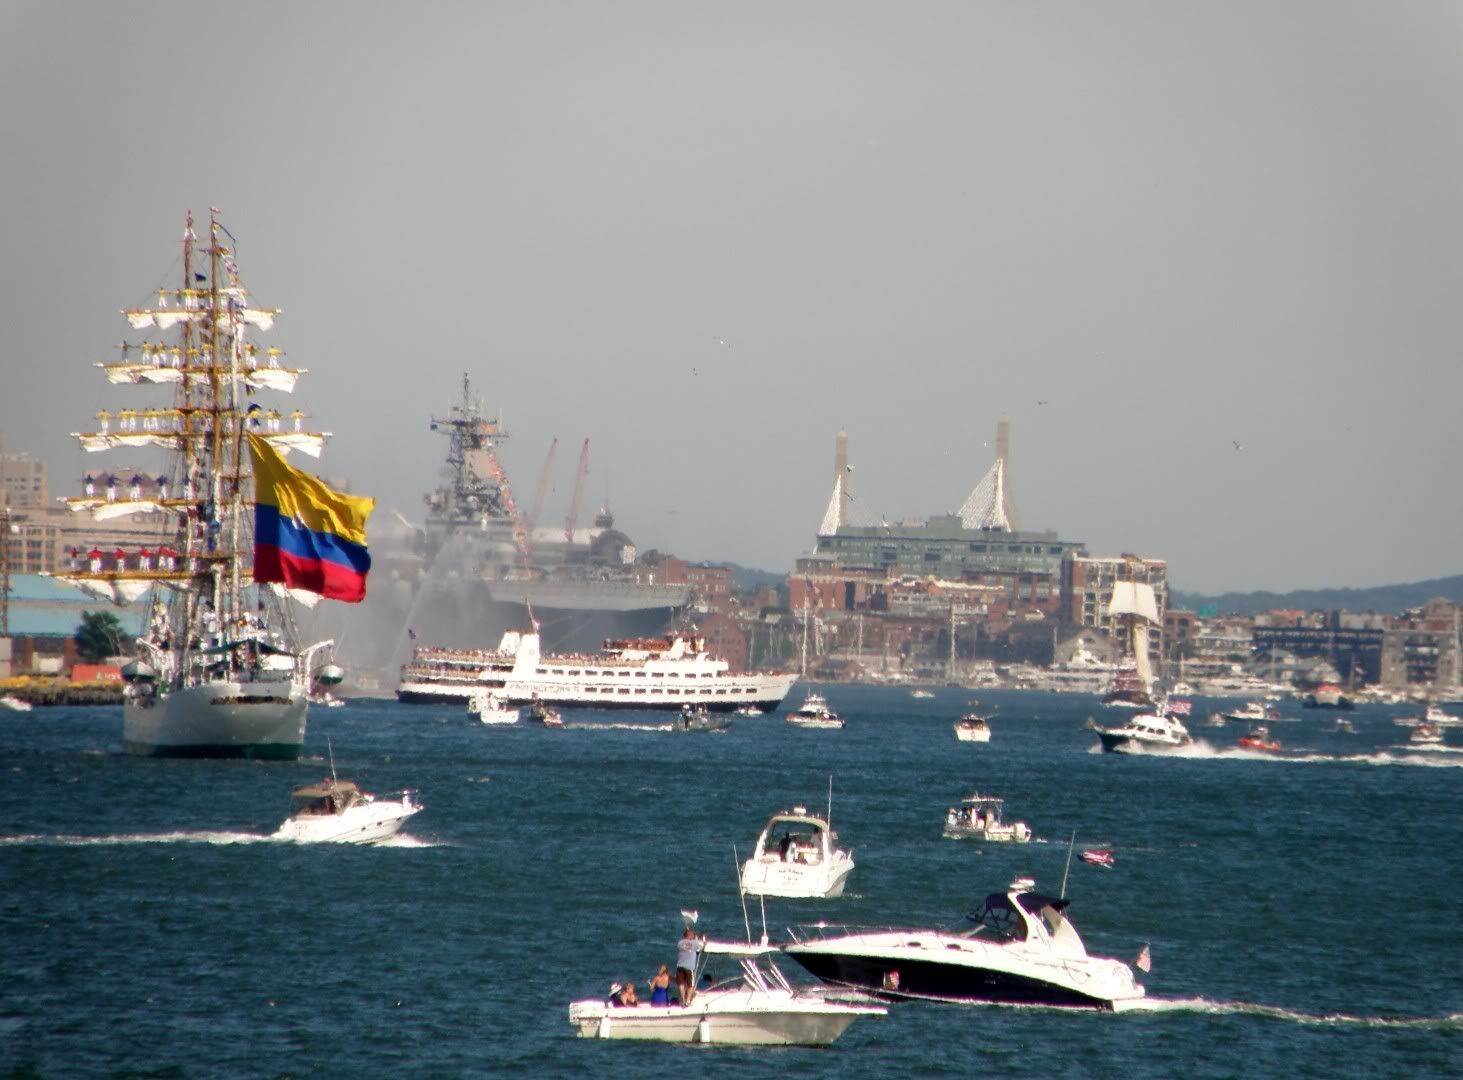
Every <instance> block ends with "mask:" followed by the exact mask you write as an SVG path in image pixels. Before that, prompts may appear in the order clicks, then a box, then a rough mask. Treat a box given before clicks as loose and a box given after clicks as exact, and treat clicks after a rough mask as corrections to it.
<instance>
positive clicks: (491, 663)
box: [396, 631, 797, 712]
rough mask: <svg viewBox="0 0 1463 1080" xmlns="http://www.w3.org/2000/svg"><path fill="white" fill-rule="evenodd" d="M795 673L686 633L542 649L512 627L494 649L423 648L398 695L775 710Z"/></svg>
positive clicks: (412, 699)
mask: <svg viewBox="0 0 1463 1080" xmlns="http://www.w3.org/2000/svg"><path fill="white" fill-rule="evenodd" d="M796 678H797V676H796V675H791V674H782V673H779V672H733V671H731V670H730V669H729V665H728V664H727V662H726V661H725V660H719V659H716V658H715V657H711V656H708V655H707V654H706V653H705V652H704V651H702V650H701V648H700V646H699V643H698V642H692V641H688V640H687V639H684V638H670V639H661V640H656V641H652V642H641V641H636V642H607V643H606V648H605V649H604V650H603V651H602V652H601V653H597V654H583V655H555V654H547V655H542V654H540V652H539V637H538V635H537V634H530V633H519V632H517V631H510V632H509V633H507V634H505V635H504V636H503V640H502V642H501V643H500V644H499V646H498V648H497V649H496V650H494V651H492V652H469V651H465V650H450V649H436V648H419V649H417V651H416V655H415V657H414V659H413V662H412V663H410V664H408V665H406V666H405V667H404V668H403V669H402V673H401V684H400V686H399V687H398V689H397V691H396V696H397V698H398V699H399V700H401V701H403V702H409V703H426V702H444V703H449V704H463V703H466V702H468V701H470V700H471V699H472V697H473V695H474V694H475V693H477V692H479V691H481V690H484V689H486V690H488V691H490V692H491V693H494V694H496V695H497V696H498V697H500V698H501V699H502V700H503V701H504V703H506V704H508V705H514V706H517V705H529V704H532V703H533V702H534V701H537V702H539V703H540V704H541V705H544V706H557V707H559V708H581V709H674V710H677V711H679V710H680V709H683V708H685V707H686V706H688V705H690V706H697V707H700V708H704V709H708V710H711V711H713V712H730V711H732V710H734V709H737V708H740V707H743V706H752V707H755V708H757V709H759V710H761V711H764V712H765V711H767V710H769V709H775V708H777V706H778V705H780V704H781V703H782V699H783V698H785V697H786V696H787V692H788V690H790V689H791V688H792V684H793V682H794V681H795V680H796Z"/></svg>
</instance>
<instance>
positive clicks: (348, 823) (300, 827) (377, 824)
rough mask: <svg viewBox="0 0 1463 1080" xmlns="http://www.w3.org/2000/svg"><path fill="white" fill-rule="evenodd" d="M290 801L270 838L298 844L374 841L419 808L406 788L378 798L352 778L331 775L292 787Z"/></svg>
mask: <svg viewBox="0 0 1463 1080" xmlns="http://www.w3.org/2000/svg"><path fill="white" fill-rule="evenodd" d="M290 802H291V806H290V816H289V817H287V818H286V819H285V822H284V824H283V825H281V826H280V827H279V830H278V831H277V832H276V833H275V834H274V838H275V839H276V840H293V841H295V842H296V843H301V844H315V843H334V844H374V843H376V842H377V841H378V840H385V839H386V838H387V837H388V836H394V835H395V834H396V833H397V832H398V831H400V829H401V827H402V825H404V824H405V823H406V819H407V818H409V817H411V816H412V815H413V814H417V813H420V812H421V809H422V804H421V803H419V802H417V801H416V799H415V798H413V796H412V793H411V792H410V791H403V792H401V794H400V795H396V796H393V797H391V798H389V799H378V798H376V797H375V796H374V795H369V794H367V793H366V792H364V791H362V790H361V789H360V788H359V787H358V786H357V785H356V784H355V782H354V781H351V780H337V779H335V777H333V776H327V777H326V778H325V779H324V780H322V781H320V782H319V783H318V784H306V785H304V786H303V787H297V788H295V790H294V791H293V792H292V793H291V796H290Z"/></svg>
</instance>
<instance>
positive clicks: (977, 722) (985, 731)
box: [955, 713, 991, 742]
mask: <svg viewBox="0 0 1463 1080" xmlns="http://www.w3.org/2000/svg"><path fill="white" fill-rule="evenodd" d="M955 738H957V739H959V740H960V741H961V742H990V741H991V725H990V722H989V721H987V720H986V718H985V717H984V716H977V715H976V714H975V713H966V714H965V715H964V716H962V717H961V718H960V719H959V720H956V721H955Z"/></svg>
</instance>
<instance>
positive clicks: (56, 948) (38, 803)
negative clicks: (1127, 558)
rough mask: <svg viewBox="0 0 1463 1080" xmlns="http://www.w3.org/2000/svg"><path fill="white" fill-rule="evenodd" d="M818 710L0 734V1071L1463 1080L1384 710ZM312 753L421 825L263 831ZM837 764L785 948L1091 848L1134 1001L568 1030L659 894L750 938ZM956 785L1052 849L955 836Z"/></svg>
mask: <svg viewBox="0 0 1463 1080" xmlns="http://www.w3.org/2000/svg"><path fill="white" fill-rule="evenodd" d="M827 692H828V697H829V699H830V702H831V704H832V705H833V706H834V707H835V708H836V709H838V710H839V711H840V712H842V713H843V714H844V715H845V716H846V717H847V718H848V721H849V723H848V727H847V728H846V729H845V730H843V731H841V732H836V731H835V732H828V731H807V730H801V729H797V728H794V727H792V726H791V725H788V724H786V723H784V722H783V721H782V720H781V718H780V716H768V717H762V718H756V719H748V718H741V717H738V718H737V719H736V721H735V723H734V725H733V727H732V729H731V730H730V731H729V732H726V733H722V734H701V733H695V734H681V733H675V732H669V731H664V730H660V727H661V725H662V724H663V722H664V720H665V717H664V716H663V715H661V714H634V713H617V714H601V715H600V716H598V717H596V716H595V714H589V713H573V712H569V713H567V714H566V717H565V719H566V720H567V721H569V722H570V723H571V725H573V724H576V723H577V724H580V725H583V726H576V727H571V729H570V730H563V731H554V730H546V729H543V728H541V727H537V726H526V725H520V726H518V727H516V728H506V729H504V728H484V727H482V726H480V725H474V724H471V723H469V721H468V718H467V716H466V714H465V712H464V711H463V710H461V709H455V708H447V707H424V706H400V705H397V704H395V703H390V702H384V701H378V702H359V703H352V704H350V705H348V706H346V707H345V708H340V709H328V710H327V709H316V710H312V712H311V717H310V731H309V736H308V739H307V744H306V753H307V760H304V761H301V762H298V763H294V764H279V763H273V764H270V763H249V762H184V761H153V760H144V759H135V758H130V757H127V756H125V755H124V754H122V753H121V716H120V710H116V709H99V710H84V709H52V710H36V711H35V712H33V713H30V714H28V715H24V716H21V715H15V716H10V717H7V718H6V719H4V720H3V721H0V747H3V751H4V758H3V763H0V777H3V780H0V972H3V975H4V977H3V979H0V1072H4V1073H7V1074H11V1075H40V1076H68V1077H69V1076H76V1075H117V1074H144V1073H145V1074H148V1075H157V1074H162V1075H173V1076H190V1077H192V1076H214V1075H250V1076H302V1075H308V1074H311V1073H318V1072H324V1071H327V1070H330V1071H333V1070H336V1069H338V1068H340V1067H342V1066H343V1065H344V1066H348V1067H349V1068H350V1069H351V1070H352V1071H353V1072H355V1073H358V1074H360V1075H363V1076H386V1075H402V1074H411V1075H434V1076H463V1075H495V1076H497V1075H525V1076H540V1075H566V1076H567V1075H583V1074H587V1073H591V1072H593V1073H605V1072H610V1071H616V1072H622V1073H627V1074H643V1073H644V1072H645V1071H646V1070H653V1071H668V1070H684V1069H687V1068H692V1069H694V1070H695V1071H696V1072H697V1073H698V1074H706V1075H714V1076H764V1075H767V1074H768V1073H769V1072H770V1071H773V1070H777V1071H784V1070H786V1071H788V1072H795V1073H796V1074H797V1075H798V1076H799V1078H802V1077H835V1076H837V1077H843V1076H847V1075H850V1074H852V1075H895V1074H909V1073H919V1074H921V1075H933V1076H941V1075H946V1076H961V1077H967V1076H970V1075H972V1074H977V1073H985V1072H989V1073H999V1074H1002V1075H1011V1076H1050V1075H1073V1074H1092V1075H1120V1074H1121V1075H1125V1076H1129V1077H1133V1076H1160V1077H1172V1076H1178V1075H1183V1076H1200V1077H1209V1076H1215V1077H1219V1076H1225V1077H1227V1076H1236V1075H1241V1074H1244V1075H1282V1074H1283V1075H1287V1076H1324V1077H1328V1078H1330V1077H1348V1076H1354V1077H1374V1076H1379V1075H1394V1076H1401V1075H1406V1076H1429V1075H1432V1076H1444V1075H1453V1076H1456V1075H1463V974H1460V972H1463V934H1460V932H1459V930H1458V926H1457V918H1458V913H1459V910H1460V905H1459V901H1458V889H1457V884H1458V878H1457V870H1456V866H1457V862H1456V859H1457V851H1458V847H1459V840H1460V832H1463V830H1460V813H1459V799H1458V792H1459V784H1460V778H1463V772H1460V771H1459V770H1460V769H1463V749H1460V750H1446V749H1445V750H1434V751H1427V752H1413V751H1409V750H1407V749H1405V748H1404V747H1403V746H1402V745H1401V744H1404V743H1405V735H1406V729H1403V728H1400V727H1397V726H1395V725H1393V724H1392V723H1391V718H1392V717H1393V716H1395V715H1398V713H1399V711H1400V710H1397V709H1376V710H1372V711H1365V710H1358V711H1357V712H1355V713H1353V714H1351V719H1352V720H1353V721H1354V722H1355V724H1356V726H1357V733H1356V734H1355V735H1344V734H1337V733H1335V732H1334V731H1333V730H1332V725H1333V723H1334V714H1331V713H1324V712H1312V711H1306V710H1301V709H1298V708H1291V709H1290V710H1289V712H1290V713H1291V715H1292V716H1293V717H1296V718H1297V720H1296V722H1294V723H1273V724H1272V725H1271V730H1272V731H1273V732H1274V734H1275V735H1276V737H1278V738H1279V739H1280V740H1281V741H1282V742H1283V743H1284V744H1285V746H1286V747H1287V755H1286V756H1285V757H1284V758H1281V759H1276V758H1273V757H1271V756H1269V755H1265V754H1259V753H1250V752H1240V751H1236V750H1235V749H1234V748H1233V747H1234V741H1235V740H1236V739H1237V738H1238V736H1239V734H1240V730H1241V729H1240V728H1238V726H1234V725H1231V727H1229V728H1226V729H1210V728H1207V727H1204V726H1203V723H1202V720H1201V717H1203V716H1206V715H1207V714H1208V711H1209V709H1210V708H1211V707H1213V705H1214V704H1215V703H1211V702H1204V701H1202V700H1200V701H1196V703H1195V716H1194V722H1193V723H1191V725H1190V726H1191V730H1193V731H1194V733H1195V734H1196V735H1197V736H1199V737H1200V739H1201V740H1203V742H1202V743H1201V745H1200V746H1199V747H1197V748H1196V749H1195V750H1194V751H1193V752H1191V753H1189V754H1187V755H1186V756H1184V757H1180V758H1175V757H1165V758H1140V757H1128V756H1123V755H1114V754H1099V753H1096V752H1094V748H1095V746H1096V739H1095V737H1094V736H1093V735H1092V734H1091V732H1088V731H1085V730H1083V727H1082V725H1083V723H1084V722H1085V721H1086V719H1087V717H1088V716H1089V715H1098V716H1099V718H1100V719H1102V720H1104V721H1106V720H1108V719H1110V717H1109V716H1102V715H1100V714H1101V710H1100V709H1098V707H1097V706H1096V703H1095V701H1094V699H1092V698H1088V697H1077V696H1067V697H1059V696H1052V695H1042V694H1022V693H1015V692H1011V693H1001V692H989V693H984V692H983V693H981V694H980V697H981V700H982V704H983V705H984V706H986V707H989V706H990V705H992V704H994V705H996V706H997V711H996V714H995V719H994V720H993V728H994V730H995V735H994V738H993V739H992V741H991V742H990V743H989V744H985V745H981V744H970V743H959V742H957V741H956V740H955V738H954V734H953V732H952V730H951V727H950V725H951V723H952V721H953V720H954V718H955V717H956V716H958V715H959V713H960V712H961V711H963V709H964V707H965V706H966V704H967V701H968V698H969V695H968V694H967V693H963V692H959V691H953V690H942V691H939V692H938V693H937V695H936V697H935V698H934V699H933V700H914V699H911V698H910V697H909V695H908V693H907V692H904V691H896V690H888V689H871V688H860V687H839V686H833V687H828V688H827ZM792 700H793V701H796V700H801V691H799V690H795V691H794V696H793V699H792ZM596 720H601V721H604V724H605V726H603V727H598V726H594V727H591V726H590V725H591V724H592V723H593V722H594V721H596ZM327 737H329V739H330V740H331V741H332V743H333V745H334V750H335V756H336V765H337V768H338V770H339V772H340V775H341V776H343V777H349V778H353V779H356V780H358V781H359V782H360V783H361V784H362V785H363V786H364V787H365V788H366V789H367V790H370V791H376V792H381V793H385V792H389V791H392V790H396V789H399V788H401V787H412V788H415V789H417V790H418V792H419V793H420V796H421V798H422V800H423V801H424V802H425V804H426V810H425V811H423V812H422V813H421V814H419V815H417V816H416V817H415V818H413V819H412V820H411V821H410V822H409V823H408V826H407V830H408V831H407V834H405V835H403V836H401V837H399V838H398V839H397V840H396V841H394V842H392V843H390V844H388V845H384V846H379V847H374V848H363V849H355V848H344V847H336V846H329V845H313V846H298V845H289V844H283V843H279V842H275V841H272V840H270V839H269V834H270V833H271V832H272V831H273V830H274V829H275V828H276V827H277V826H278V824H279V822H280V821H281V820H282V819H283V816H284V814H285V811H286V808H287V803H288V795H289V790H290V788H291V787H292V786H294V785H296V784H298V783H304V782H307V781H310V780H313V779H317V778H318V777H319V776H321V775H322V774H324V773H325V772H327V771H328V765H327V763H326V760H325V756H326V754H325V752H326V740H327ZM1447 738H1448V739H1449V740H1450V741H1451V742H1452V743H1453V744H1454V745H1455V746H1458V747H1460V748H1463V731H1459V730H1451V731H1449V732H1447ZM830 774H831V775H832V776H833V777H834V801H833V816H834V824H835V827H836V828H837V829H838V830H839V832H840V834H841V837H842V840H843V841H844V842H845V843H846V844H849V845H852V847H853V848H854V856H855V859H856V860H857V863H858V866H857V869H855V871H854V873H853V876H852V878H851V879H850V881H849V886H848V893H847V894H846V895H845V896H844V897H842V898H841V899H838V900H830V901H812V902H810V901H797V902H795V901H780V900H769V901H768V903H767V923H768V928H769V930H770V932H771V934H772V936H773V938H774V940H776V939H779V938H782V937H784V936H785V935H784V933H783V928H784V927H785V926H787V925H789V924H792V923H798V922H807V921H813V920H815V919H818V918H829V919H834V920H838V921H849V922H859V923H900V924H905V925H921V924H923V925H947V924H949V923H950V922H953V921H954V920H955V919H956V918H957V917H958V916H959V915H961V914H962V913H963V912H965V911H967V910H969V909H970V908H971V907H973V906H976V905H977V904H978V903H979V900H980V899H981V898H982V897H983V896H984V895H985V893H987V892H989V891H993V890H996V889H999V888H1001V887H1003V886H1004V885H1005V884H1006V883H1007V882H1008V881H1009V880H1010V879H1011V878H1012V877H1013V876H1014V875H1016V874H1018V873H1024V874H1030V875H1032V876H1034V877H1036V879H1037V881H1038V883H1039V885H1041V886H1043V887H1044V888H1046V889H1050V890H1055V889H1057V888H1058V887H1059V886H1060V884H1061V880H1062V875H1063V871H1064V867H1065V865H1066V863H1067V849H1068V840H1069V838H1070V837H1071V835H1072V832H1073V830H1076V833H1077V843H1078V845H1079V847H1080V846H1083V845H1086V846H1092V845H1095V844H1109V845H1111V846H1112V847H1113V849H1114V851H1115V852H1116V856H1117V864H1116V867H1115V868H1114V869H1111V870H1108V869H1103V868H1101V867H1093V866H1088V865H1085V864H1083V863H1081V862H1079V861H1077V860H1073V861H1072V865H1071V868H1070V880H1069V884H1068V893H1069V895H1071V896H1072V897H1073V906H1072V915H1073V919H1074V921H1075V922H1076V924H1077V926H1078V927H1079V928H1080V929H1081V931H1082V933H1083V935H1084V937H1085V938H1086V941H1087V945H1088V948H1089V949H1090V950H1091V951H1092V952H1095V953H1099V954H1102V955H1111V956H1119V957H1122V958H1124V959H1127V960H1131V959H1132V958H1133V957H1134V956H1135V955H1136V953H1137V951H1138V949H1139V947H1140V946H1141V945H1142V944H1143V943H1144V942H1151V944H1152V954H1153V971H1152V972H1151V973H1150V974H1149V975H1147V976H1143V977H1142V981H1143V982H1144V983H1145V985H1146V986H1147V988H1148V993H1149V995H1150V999H1151V1000H1150V1002H1149V1005H1150V1008H1149V1009H1147V1010H1145V1011H1143V1012H1140V1013H1136V1014H1122V1015H1111V1014H1099V1013H1077V1012H1064V1011H1056V1010H1041V1009H1012V1008H995V1007H957V1006H934V1005H918V1004H906V1005H901V1006H898V1007H896V1008H894V1009H893V1010H891V1012H890V1015H889V1016H888V1017H887V1018H885V1019H883V1020H864V1021H860V1022H858V1023H856V1024H855V1025H854V1026H853V1027H852V1028H850V1029H849V1031H848V1033H847V1034H846V1035H845V1036H844V1037H843V1038H842V1039H841V1040H839V1041H838V1042H837V1043H835V1044H834V1045H833V1046H832V1047H831V1048H830V1049H826V1050H803V1049H786V1050H747V1049H741V1050H738V1049H731V1048H722V1047H711V1048H690V1047H672V1046H658V1045H652V1044H633V1043H618V1042H611V1043H601V1042H597V1041H594V1040H581V1039H576V1038H575V1037H574V1036H573V1034H572V1032H571V1030H570V1028H569V1026H568V1023H567V1019H566V1017H567V1006H568V1003H569V1002H570V1001H571V1000H573V999H575V998H580V997H590V996H597V995H600V994H602V993H604V992H605V990H606V988H607V987H608V986H609V984H610V982H611V981H613V980H616V979H624V978H630V979H634V980H636V981H637V982H639V983H640V985H641V987H642V992H643V988H644V984H645V982H646V981H647V980H648V978H649V976H650V975H651V974H652V973H653V972H654V971H655V969H656V966H657V965H658V964H659V963H661V962H670V961H672V959H673V956H674V939H675V937H676V935H677V933H678V931H679V926H680V915H679V911H680V909H681V908H696V909H698V910H699V911H700V912H701V923H700V925H701V927H702V928H703V929H706V930H708V931H709V932H711V933H713V934H714V935H717V936H733V937H734V936H740V935H741V934H742V932H743V922H742V913H741V908H740V906H739V903H738V900H737V895H736V889H735V867H734V857H733V845H734V844H735V845H737V846H738V848H739V850H740V852H741V854H742V855H743V856H745V855H746V853H747V850H748V848H749V847H750V845H751V843H752V842H753V840H755V837H756V834H757V831H758V829H760V827H761V826H762V824H763V823H764V821H765V820H766V818H767V817H768V815H769V814H771V813H772V812H774V811H775V810H778V809H781V808H783V807H785V806H788V805H791V804H793V803H795V802H804V803H807V804H808V805H810V806H816V807H822V806H823V805H824V802H825V800H826V797H827V786H828V778H829V776H830ZM977 789H978V790H980V791H981V792H983V793H990V794H997V795H1003V796H1005V798H1006V800H1007V817H1008V819H1014V820H1023V821H1026V822H1028V823H1029V824H1030V825H1031V826H1032V828H1033V830H1034V831H1035V833H1036V835H1037V836H1038V837H1039V838H1041V840H1042V842H1040V843H1033V844H1030V845H1023V846H1012V845H1007V846H1001V845H981V844H978V843H974V842H971V841H948V840H943V839H941V837H940V830H941V825H942V821H943V814H944V811H945V808H946V807H947V806H949V805H952V804H953V803H954V802H955V801H956V800H957V799H958V798H959V797H960V796H961V795H962V794H965V793H967V792H970V791H973V790H977ZM751 921H752V925H753V929H754V932H755V931H757V930H758V929H759V927H758V923H759V915H758V913H757V910H756V908H755V906H754V907H753V908H752V912H751ZM786 967H787V968H788V970H789V971H790V972H792V973H795V974H797V975H800V974H801V973H800V971H799V969H797V968H796V965H794V964H791V963H789V964H788V965H786Z"/></svg>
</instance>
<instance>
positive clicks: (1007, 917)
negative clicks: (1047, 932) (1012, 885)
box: [961, 893, 1026, 944]
mask: <svg viewBox="0 0 1463 1080" xmlns="http://www.w3.org/2000/svg"><path fill="white" fill-rule="evenodd" d="M966 919H968V920H969V921H971V922H973V923H975V924H976V925H975V926H973V927H968V928H966V929H965V930H964V931H963V932H962V935H961V936H963V937H981V938H985V939H987V940H990V941H993V942H995V943H996V944H1006V943H1007V942H1013V941H1025V940H1026V920H1025V919H1023V918H1022V917H1021V913H1020V912H1018V911H1017V910H1016V908H1015V907H1014V906H1013V905H1012V903H1011V900H1010V898H1009V897H1008V896H1007V895H1006V894H1005V893H991V894H990V895H989V896H987V897H986V898H985V906H984V907H983V908H981V909H980V910H979V911H973V912H971V913H970V914H969V915H967V916H966Z"/></svg>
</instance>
